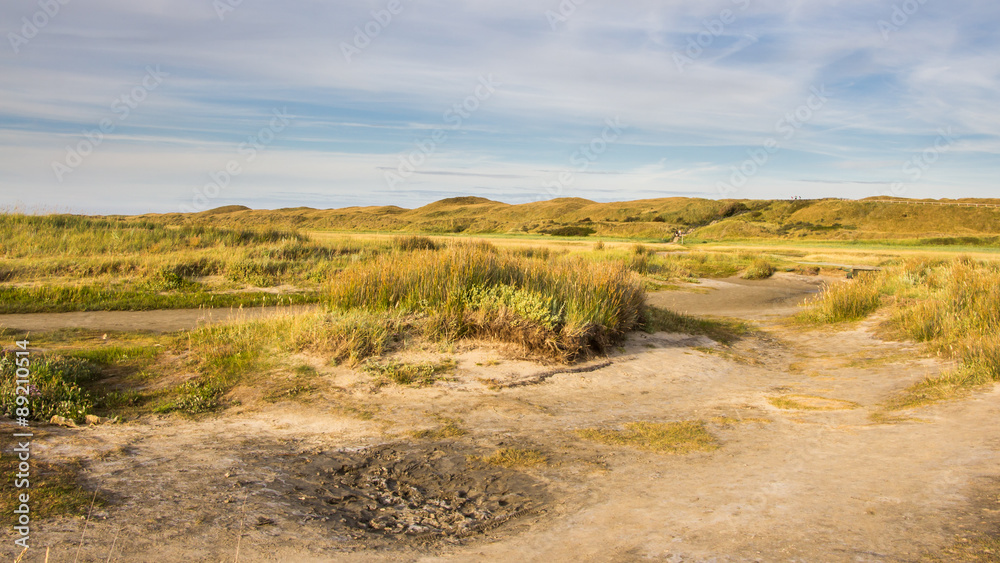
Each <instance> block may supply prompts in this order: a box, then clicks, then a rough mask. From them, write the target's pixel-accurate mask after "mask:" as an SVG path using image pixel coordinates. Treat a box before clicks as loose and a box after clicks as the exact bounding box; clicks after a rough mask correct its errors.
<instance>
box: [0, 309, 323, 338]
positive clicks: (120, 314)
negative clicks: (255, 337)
mask: <svg viewBox="0 0 1000 563" xmlns="http://www.w3.org/2000/svg"><path fill="white" fill-rule="evenodd" d="M311 307H312V306H310V305H298V306H293V307H246V308H236V307H233V308H228V309H211V308H204V309H160V310H155V311H82V312H73V313H24V314H11V315H0V327H3V328H11V329H18V330H27V331H32V332H45V331H50V330H59V329H65V328H84V329H90V330H108V331H121V332H126V331H150V332H174V331H177V330H190V329H193V328H197V327H199V326H202V325H205V324H210V323H217V322H225V321H229V320H234V319H240V318H245V319H259V318H265V317H269V316H272V315H277V314H280V313H284V312H295V311H305V310H308V309H310V308H311Z"/></svg>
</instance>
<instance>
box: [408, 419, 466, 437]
mask: <svg viewBox="0 0 1000 563" xmlns="http://www.w3.org/2000/svg"><path fill="white" fill-rule="evenodd" d="M435 418H437V420H438V422H440V423H441V425H440V426H438V427H437V428H432V429H427V430H414V431H413V432H410V435H411V436H413V437H414V438H420V439H427V440H445V439H450V438H458V437H459V436H465V435H466V434H468V433H469V432H468V430H466V429H465V428H462V421H461V420H459V419H457V418H448V417H446V416H437V417H435Z"/></svg>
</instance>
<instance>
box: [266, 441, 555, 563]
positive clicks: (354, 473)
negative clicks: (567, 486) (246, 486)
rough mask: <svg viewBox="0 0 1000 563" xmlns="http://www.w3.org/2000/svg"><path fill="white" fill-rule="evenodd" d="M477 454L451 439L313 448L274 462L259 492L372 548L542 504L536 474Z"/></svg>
mask: <svg viewBox="0 0 1000 563" xmlns="http://www.w3.org/2000/svg"><path fill="white" fill-rule="evenodd" d="M474 453H476V452H474V451H472V450H471V449H466V448H463V447H462V446H460V445H456V444H449V443H434V444H404V443H397V444H392V445H383V446H377V447H372V448H366V449H363V450H360V451H313V452H308V453H306V454H304V455H303V457H299V458H298V459H296V460H295V461H294V463H289V464H288V465H287V466H286V467H281V468H279V467H275V466H274V465H273V460H272V464H270V465H271V467H270V469H272V470H274V471H275V474H276V476H275V477H274V478H273V479H271V480H269V481H268V482H266V483H265V485H264V488H263V490H262V491H261V492H260V493H259V494H260V495H262V496H265V497H266V496H270V497H271V498H270V501H271V502H273V503H276V504H282V505H286V506H287V509H290V511H292V512H294V513H296V514H297V515H298V516H299V517H300V519H301V520H303V521H308V522H311V523H312V524H313V525H315V524H320V525H324V526H327V527H328V528H329V533H330V534H331V535H332V536H334V537H337V538H338V539H340V540H347V541H350V540H355V541H360V542H362V543H364V544H365V545H366V546H368V547H376V546H380V545H381V546H386V547H389V546H392V545H397V544H399V543H400V542H417V543H425V542H429V541H436V540H441V539H460V538H465V537H469V536H472V535H475V534H478V533H481V532H486V531H488V530H491V529H494V528H496V527H498V526H501V525H503V524H504V523H506V522H509V521H511V520H513V519H515V518H519V517H522V516H526V515H529V514H532V513H535V512H537V511H538V510H540V509H541V508H542V506H543V505H544V500H545V490H544V487H543V486H542V485H541V484H540V483H539V482H538V481H537V480H536V479H534V478H533V477H531V476H530V475H528V474H526V473H523V472H520V471H517V470H513V469H508V468H503V467H496V466H492V465H488V464H486V463H483V462H480V461H478V460H476V459H475V458H474V457H472V456H473V454H474ZM290 461H291V460H290Z"/></svg>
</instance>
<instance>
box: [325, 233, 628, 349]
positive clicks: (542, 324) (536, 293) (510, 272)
mask: <svg viewBox="0 0 1000 563" xmlns="http://www.w3.org/2000/svg"><path fill="white" fill-rule="evenodd" d="M644 302H645V291H644V288H643V285H642V283H641V281H640V280H639V279H638V278H637V277H636V276H635V275H634V274H632V273H631V272H629V271H628V269H627V268H626V267H625V266H624V265H622V264H620V263H595V262H592V261H587V260H583V259H579V258H573V257H566V256H552V255H550V256H548V257H545V256H544V255H542V256H525V255H524V254H523V253H517V252H511V251H505V250H499V249H497V248H495V247H493V246H491V245H488V244H457V245H454V246H451V247H449V248H447V249H443V250H440V251H438V252H431V253H428V252H413V253H403V254H399V255H394V256H380V257H377V258H375V259H374V260H372V261H370V262H368V263H365V264H360V265H358V266H357V267H354V268H350V269H348V270H345V271H343V272H341V273H340V275H338V276H336V277H334V278H333V280H332V282H331V284H330V287H329V292H328V303H329V306H330V308H331V309H333V310H346V311H353V310H364V311H372V312H396V313H400V314H410V315H417V316H421V317H423V318H424V319H425V321H424V323H423V326H424V328H425V333H426V334H427V335H428V336H430V337H432V338H439V339H448V340H451V339H457V338H463V337H478V338H489V339H494V340H500V341H507V342H513V343H516V344H520V345H522V346H523V347H525V348H527V349H528V350H530V351H532V352H536V353H539V354H543V355H546V356H550V357H556V358H558V359H561V360H570V359H572V358H574V357H576V356H577V355H579V354H580V353H582V352H584V351H586V350H590V349H594V350H602V349H604V348H606V347H608V346H610V345H611V344H613V343H614V342H617V341H618V340H619V339H620V338H622V337H623V336H624V335H625V334H626V333H627V332H628V331H630V330H633V329H634V328H636V327H638V326H639V325H640V324H641V322H642V320H643V310H644Z"/></svg>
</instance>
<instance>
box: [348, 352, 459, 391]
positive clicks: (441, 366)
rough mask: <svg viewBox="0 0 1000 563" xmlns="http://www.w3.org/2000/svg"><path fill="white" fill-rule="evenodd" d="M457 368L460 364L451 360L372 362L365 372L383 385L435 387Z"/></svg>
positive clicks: (366, 365)
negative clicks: (434, 385) (436, 382)
mask: <svg viewBox="0 0 1000 563" xmlns="http://www.w3.org/2000/svg"><path fill="white" fill-rule="evenodd" d="M457 366H458V363H457V362H456V361H455V360H453V359H451V358H446V359H444V360H439V361H437V362H415V363H407V362H400V361H396V360H389V361H387V362H374V361H370V362H368V363H366V364H365V366H364V370H365V371H366V372H368V373H369V374H371V375H372V376H373V377H374V378H375V380H376V381H377V382H378V383H380V384H382V385H384V384H387V383H395V384H396V385H412V386H415V387H425V386H427V385H433V384H434V382H435V381H438V380H439V379H441V378H442V377H444V376H445V375H446V374H448V373H451V372H453V371H455V368H456V367H457Z"/></svg>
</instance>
